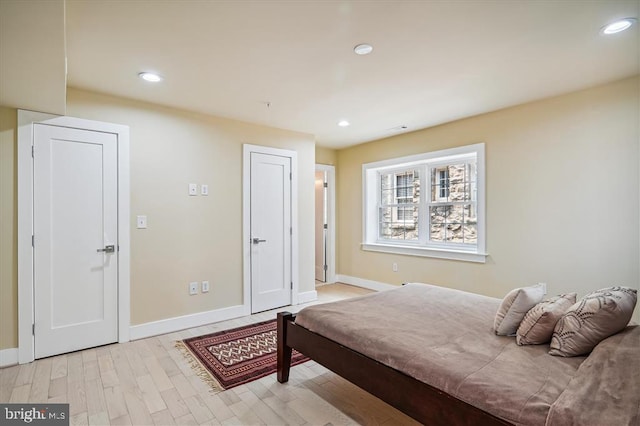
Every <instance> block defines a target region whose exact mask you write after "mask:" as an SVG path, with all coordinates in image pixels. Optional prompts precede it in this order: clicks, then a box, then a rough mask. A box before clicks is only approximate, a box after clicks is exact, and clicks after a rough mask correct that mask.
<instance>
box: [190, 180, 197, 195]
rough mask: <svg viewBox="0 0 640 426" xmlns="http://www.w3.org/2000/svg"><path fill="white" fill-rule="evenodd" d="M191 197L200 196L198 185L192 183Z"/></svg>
mask: <svg viewBox="0 0 640 426" xmlns="http://www.w3.org/2000/svg"><path fill="white" fill-rule="evenodd" d="M189 195H198V184H197V183H190V184H189Z"/></svg>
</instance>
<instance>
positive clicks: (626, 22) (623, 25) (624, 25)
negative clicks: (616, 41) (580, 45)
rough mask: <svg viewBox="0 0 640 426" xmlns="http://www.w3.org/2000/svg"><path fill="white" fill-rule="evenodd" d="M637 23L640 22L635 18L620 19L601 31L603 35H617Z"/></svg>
mask: <svg viewBox="0 0 640 426" xmlns="http://www.w3.org/2000/svg"><path fill="white" fill-rule="evenodd" d="M636 22H638V20H637V19H635V18H624V19H619V20H617V21H615V22H612V23H610V24H608V25H605V26H604V27H602V30H601V31H602V34H606V35H610V34H617V33H619V32H622V31H624V30H628V29H629V28H631V27H632V26H633V24H635V23H636Z"/></svg>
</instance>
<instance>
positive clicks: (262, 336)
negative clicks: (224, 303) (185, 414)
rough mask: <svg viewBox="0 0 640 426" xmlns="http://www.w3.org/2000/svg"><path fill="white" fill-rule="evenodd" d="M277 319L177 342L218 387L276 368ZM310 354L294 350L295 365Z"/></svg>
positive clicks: (261, 375)
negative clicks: (306, 354)
mask: <svg viewBox="0 0 640 426" xmlns="http://www.w3.org/2000/svg"><path fill="white" fill-rule="evenodd" d="M276 327H277V323H276V320H275V319H274V320H269V321H264V322H260V323H257V324H251V325H246V326H244V327H239V328H234V329H231V330H225V331H220V332H217V333H211V334H207V335H204V336H199V337H191V338H189V339H184V340H181V341H178V342H176V347H177V348H178V349H180V350H181V351H182V352H183V353H184V354H185V356H186V357H187V358H188V359H189V362H190V364H191V367H192V368H194V369H195V370H196V371H197V374H198V376H200V377H201V378H202V379H203V380H205V381H206V382H207V383H209V385H210V386H211V388H212V389H213V390H214V391H222V390H226V389H230V388H232V387H235V386H239V385H242V384H244V383H248V382H251V381H253V380H257V379H259V378H261V377H264V376H267V375H269V374H272V373H275V372H276V357H277V345H276V343H277V330H276ZM308 360H309V358H307V357H306V356H304V355H302V354H301V353H299V352H297V351H295V350H294V351H293V354H292V356H291V365H296V364H300V363H302V362H305V361H308Z"/></svg>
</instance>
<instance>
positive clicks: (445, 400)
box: [278, 312, 511, 426]
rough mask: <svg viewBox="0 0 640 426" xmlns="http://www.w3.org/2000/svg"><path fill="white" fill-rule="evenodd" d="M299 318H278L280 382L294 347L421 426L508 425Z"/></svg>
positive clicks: (285, 375)
mask: <svg viewBox="0 0 640 426" xmlns="http://www.w3.org/2000/svg"><path fill="white" fill-rule="evenodd" d="M294 321H295V315H293V314H291V313H289V312H281V313H279V314H278V382H280V383H285V382H287V381H288V380H289V370H290V368H291V351H292V349H295V350H297V351H298V352H301V353H303V354H304V355H306V356H308V357H309V358H311V359H313V360H314V361H316V362H318V363H319V364H322V365H323V366H325V367H327V368H328V369H329V370H332V371H333V372H334V373H336V374H338V375H340V376H342V377H344V378H345V379H347V380H349V381H350V382H352V383H353V384H355V385H357V386H359V387H360V388H362V389H364V390H366V391H367V392H369V393H371V394H372V395H375V396H376V397H378V398H380V399H381V400H383V401H385V402H386V403H388V404H390V405H392V406H393V407H395V408H397V409H398V410H400V411H402V412H404V413H405V414H407V415H408V416H411V417H413V418H414V419H415V420H417V421H419V422H420V423H423V424H427V425H483V426H484V425H510V424H511V423H509V422H507V421H504V420H502V419H499V418H498V417H495V416H493V415H492V414H490V413H487V412H485V411H483V410H480V409H479V408H476V407H474V406H472V405H470V404H467V403H466V402H464V401H461V400H459V399H457V398H455V397H453V396H451V395H449V394H447V393H445V392H443V391H441V390H438V389H436V388H434V387H433V386H430V385H428V384H426V383H423V382H420V381H418V380H417V379H414V378H413V377H410V376H407V375H406V374H404V373H402V372H400V371H398V370H395V369H393V368H391V367H388V366H386V365H384V364H381V363H379V362H378V361H375V360H373V359H371V358H368V357H366V356H364V355H362V354H361V353H359V352H356V351H354V350H352V349H349V348H347V347H346V346H343V345H341V344H339V343H337V342H335V341H333V340H331V339H328V338H326V337H323V336H321V335H319V334H316V333H314V332H311V331H309V330H307V329H306V328H304V327H302V326H300V325H297V324H296V323H295V322H294Z"/></svg>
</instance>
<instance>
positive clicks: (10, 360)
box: [0, 348, 18, 367]
mask: <svg viewBox="0 0 640 426" xmlns="http://www.w3.org/2000/svg"><path fill="white" fill-rule="evenodd" d="M17 363H18V348H9V349H2V350H0V367H8V366H10V365H16V364H17Z"/></svg>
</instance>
